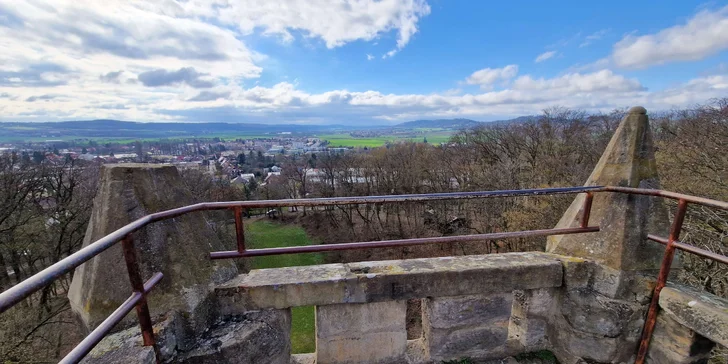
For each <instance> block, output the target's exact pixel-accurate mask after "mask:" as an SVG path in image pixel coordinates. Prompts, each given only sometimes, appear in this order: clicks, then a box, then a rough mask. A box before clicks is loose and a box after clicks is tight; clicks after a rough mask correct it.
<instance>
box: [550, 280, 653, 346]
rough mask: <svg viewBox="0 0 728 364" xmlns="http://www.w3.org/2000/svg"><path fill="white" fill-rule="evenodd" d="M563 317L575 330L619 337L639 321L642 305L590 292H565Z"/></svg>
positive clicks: (562, 306)
mask: <svg viewBox="0 0 728 364" xmlns="http://www.w3.org/2000/svg"><path fill="white" fill-rule="evenodd" d="M561 314H562V315H563V316H564V317H565V318H566V321H567V322H568V323H569V325H571V327H573V328H578V329H579V330H580V331H583V332H587V333H591V334H594V335H598V336H603V337H610V338H614V337H618V336H620V335H622V334H623V333H624V330H625V327H626V325H627V323H628V322H630V320H639V319H640V318H641V316H642V305H639V304H629V303H627V302H626V301H619V300H613V299H609V298H607V297H604V296H601V295H599V294H595V293H594V292H593V291H588V290H584V291H582V290H569V291H566V292H563V300H562V305H561Z"/></svg>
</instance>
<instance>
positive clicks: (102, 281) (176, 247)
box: [68, 164, 237, 330]
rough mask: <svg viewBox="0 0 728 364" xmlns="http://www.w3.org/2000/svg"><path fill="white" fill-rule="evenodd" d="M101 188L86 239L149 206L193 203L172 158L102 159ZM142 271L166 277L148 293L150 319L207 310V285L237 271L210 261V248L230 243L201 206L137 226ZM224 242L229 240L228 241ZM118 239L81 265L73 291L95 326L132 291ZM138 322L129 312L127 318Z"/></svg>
mask: <svg viewBox="0 0 728 364" xmlns="http://www.w3.org/2000/svg"><path fill="white" fill-rule="evenodd" d="M100 174H101V178H100V181H99V190H98V192H97V194H96V197H95V199H94V206H93V210H92V212H91V219H90V221H89V224H88V229H87V231H86V236H85V237H84V242H83V246H84V247H85V246H87V245H89V244H91V243H92V242H94V241H96V240H98V239H100V238H102V237H104V236H106V235H108V234H110V233H111V232H113V231H115V230H117V229H119V228H121V227H122V226H124V225H126V224H128V223H130V222H132V221H134V220H136V219H138V218H141V217H143V216H145V215H148V214H150V213H154V212H159V211H163V210H168V209H172V208H176V207H181V206H185V205H191V204H192V203H194V201H193V198H192V196H191V195H190V193H189V192H188V190H187V189H186V188H184V186H183V185H182V180H181V179H180V175H179V173H178V171H177V168H175V167H174V166H169V165H153V164H118V165H107V166H103V167H102V168H101V171H100ZM133 236H134V243H135V246H136V249H137V257H138V261H139V265H140V268H141V273H142V276H143V279H145V280H146V279H149V278H150V277H151V276H152V275H153V274H154V273H156V272H162V273H163V274H164V278H162V281H160V283H159V284H158V285H157V286H156V287H154V289H153V290H152V292H151V294H150V295H149V299H148V301H149V308H150V310H151V313H152V316H153V317H152V319H155V318H156V317H160V316H168V315H169V314H171V313H173V312H179V313H181V314H183V315H185V317H190V319H194V316H195V315H197V313H198V312H203V313H204V311H206V308H205V307H204V306H205V304H206V303H205V299H206V296H207V294H208V293H209V291H210V290H211V288H210V285H211V284H213V283H220V282H224V281H226V280H228V279H230V278H232V277H234V276H236V275H237V268H236V266H235V263H234V262H232V261H216V262H212V261H210V258H209V253H210V251H214V250H230V248H231V246H226V245H230V244H232V245H233V246H234V242H223V241H221V240H220V239H218V237H217V234H216V233H215V231H213V230H212V228H211V227H210V226H209V223H208V221H207V216H206V215H205V214H203V213H199V212H196V213H193V214H186V215H182V216H178V217H175V218H174V219H168V220H164V221H159V222H156V223H153V224H151V225H148V226H147V227H145V228H143V229H141V230H139V231H138V232H136V233H134V234H133ZM226 243H227V244H226ZM131 292H132V289H131V284H130V283H129V276H128V274H127V269H126V264H125V263H124V256H123V253H122V248H121V244H120V243H118V244H116V245H114V246H112V247H111V248H109V249H107V250H106V251H104V252H103V253H101V254H99V255H97V256H96V257H94V258H93V259H91V260H89V261H88V262H86V263H84V264H82V265H81V266H79V267H78V268H76V270H75V272H74V274H73V280H72V281H71V287H70V289H69V293H68V299H69V301H70V303H71V308H72V309H73V311H74V312H75V313H76V314H77V316H78V317H79V318H80V320H81V321H82V322H83V324H84V325H85V326H86V328H88V329H89V330H90V329H93V328H95V327H96V326H98V324H99V323H100V322H101V321H103V320H104V319H105V318H106V317H107V316H109V314H111V312H113V311H114V310H115V309H116V308H117V307H118V306H119V305H121V303H122V302H124V300H126V299H127V297H129V295H130V294H131ZM133 323H136V317H133V316H132V315H128V316H127V321H125V322H124V323H123V324H122V325H118V326H119V328H123V327H124V325H125V324H133Z"/></svg>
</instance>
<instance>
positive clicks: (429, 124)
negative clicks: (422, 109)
mask: <svg viewBox="0 0 728 364" xmlns="http://www.w3.org/2000/svg"><path fill="white" fill-rule="evenodd" d="M479 124H480V122H479V121H475V120H470V119H437V120H414V121H407V122H404V123H400V124H397V125H394V127H396V128H406V129H414V128H441V129H463V128H472V127H474V126H476V125H479Z"/></svg>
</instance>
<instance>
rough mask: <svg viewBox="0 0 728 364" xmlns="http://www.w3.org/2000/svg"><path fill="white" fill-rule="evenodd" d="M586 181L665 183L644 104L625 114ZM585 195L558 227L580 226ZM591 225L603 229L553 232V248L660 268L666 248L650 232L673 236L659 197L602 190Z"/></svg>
mask: <svg viewBox="0 0 728 364" xmlns="http://www.w3.org/2000/svg"><path fill="white" fill-rule="evenodd" d="M585 186H622V187H639V188H659V179H658V176H657V166H656V163H655V153H654V148H653V146H652V135H651V133H650V124H649V121H648V118H647V111H646V110H645V108H644V107H641V106H635V107H633V108H631V109H630V110H629V112H628V113H627V115H626V116H625V117H624V118H623V119H622V121H621V123H620V124H619V127H618V128H617V130H616V132H615V133H614V136H613V137H612V139H611V140H610V142H609V145H607V148H606V150H605V151H604V154H602V157H601V158H600V159H599V162H598V163H597V165H596V167H595V168H594V171H593V172H592V174H591V176H589V179H588V180H587V182H586V184H585ZM585 197H586V196H585V195H584V194H580V195H579V196H577V197H576V199H574V202H572V204H571V206H570V207H569V209H568V210H567V211H566V213H564V216H562V217H561V220H560V221H559V223H558V224H557V225H556V227H557V228H564V227H577V226H579V223H580V218H581V213H582V211H581V210H582V207H583V205H584V198H585ZM589 225H590V226H595V225H599V226H601V231H600V232H597V233H588V234H577V235H560V236H551V237H549V239H548V243H547V246H546V250H547V251H548V252H551V253H556V254H562V255H569V256H574V257H580V258H588V259H593V260H595V261H597V262H599V263H601V264H604V265H606V266H609V267H611V268H614V269H618V270H623V271H636V270H651V269H659V267H660V263H661V260H662V255H663V253H664V247H662V246H661V245H660V244H658V243H654V242H651V241H648V240H647V239H646V237H647V234H648V232H649V233H656V234H660V235H665V236H666V235H667V232H668V226H669V225H668V219H667V211H666V210H665V208H664V206H663V205H662V201H661V200H660V199H659V198H653V197H648V196H638V195H626V194H621V193H608V192H601V193H597V194H595V196H594V201H593V204H592V210H591V218H590V220H589Z"/></svg>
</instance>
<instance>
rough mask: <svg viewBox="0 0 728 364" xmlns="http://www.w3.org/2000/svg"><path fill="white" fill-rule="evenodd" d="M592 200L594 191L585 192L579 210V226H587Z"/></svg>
mask: <svg viewBox="0 0 728 364" xmlns="http://www.w3.org/2000/svg"><path fill="white" fill-rule="evenodd" d="M593 200H594V192H587V193H586V198H584V207H583V208H582V211H581V227H583V228H585V227H587V226H589V215H591V208H592V201H593Z"/></svg>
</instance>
